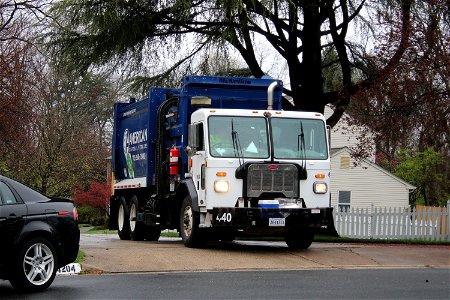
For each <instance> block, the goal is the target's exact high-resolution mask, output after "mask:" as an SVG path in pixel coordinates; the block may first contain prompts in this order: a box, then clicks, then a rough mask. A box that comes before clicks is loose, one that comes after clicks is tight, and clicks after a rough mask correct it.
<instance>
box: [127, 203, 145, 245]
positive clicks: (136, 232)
mask: <svg viewBox="0 0 450 300" xmlns="http://www.w3.org/2000/svg"><path fill="white" fill-rule="evenodd" d="M138 212H139V201H138V198H137V197H136V196H135V195H133V197H131V201H130V237H131V239H132V240H133V241H142V240H143V239H144V233H145V232H144V229H145V224H143V223H142V222H138V221H137V215H138Z"/></svg>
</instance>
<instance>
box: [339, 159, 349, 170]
mask: <svg viewBox="0 0 450 300" xmlns="http://www.w3.org/2000/svg"><path fill="white" fill-rule="evenodd" d="M340 167H341V169H348V168H350V156H341V166H340Z"/></svg>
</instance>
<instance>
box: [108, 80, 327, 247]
mask: <svg viewBox="0 0 450 300" xmlns="http://www.w3.org/2000/svg"><path fill="white" fill-rule="evenodd" d="M282 93H283V83H282V81H280V80H274V79H271V78H264V79H259V78H238V77H216V76H186V77H184V78H183V80H182V84H181V87H180V88H161V87H152V88H150V89H149V92H148V96H147V97H146V98H145V99H143V100H140V101H136V100H135V99H133V98H131V99H130V101H129V102H128V103H115V106H114V129H113V137H112V164H111V165H112V172H111V174H112V176H111V181H112V183H111V184H112V195H111V198H110V203H109V207H110V229H117V230H118V234H119V237H120V238H121V239H123V240H127V239H131V240H143V239H146V240H149V241H157V240H158V239H159V237H160V234H161V230H172V231H175V230H176V231H177V232H179V235H180V236H181V238H182V241H183V243H184V244H185V246H187V247H199V246H201V245H204V244H205V243H206V242H208V241H232V240H234V239H236V238H238V237H245V236H252V237H254V238H256V239H257V238H258V237H278V238H281V239H284V241H285V242H286V244H287V245H288V246H289V247H291V248H296V249H306V248H308V247H309V246H310V245H311V243H312V241H313V238H314V235H315V234H316V233H317V232H325V233H327V232H333V231H334V223H333V216H332V207H330V191H329V187H330V151H329V141H328V139H329V137H328V130H327V127H326V122H325V118H324V116H323V115H322V114H320V113H314V112H301V111H287V110H283V109H282Z"/></svg>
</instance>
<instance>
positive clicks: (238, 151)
mask: <svg viewBox="0 0 450 300" xmlns="http://www.w3.org/2000/svg"><path fill="white" fill-rule="evenodd" d="M231 139H232V141H233V149H234V157H237V158H239V165H242V164H243V163H244V155H243V154H242V147H241V142H240V141H239V135H238V132H237V131H236V130H234V122H233V119H231ZM241 158H242V163H241Z"/></svg>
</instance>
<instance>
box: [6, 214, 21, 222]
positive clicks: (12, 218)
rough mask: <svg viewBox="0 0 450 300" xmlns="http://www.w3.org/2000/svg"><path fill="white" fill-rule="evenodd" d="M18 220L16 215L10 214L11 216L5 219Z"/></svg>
mask: <svg viewBox="0 0 450 300" xmlns="http://www.w3.org/2000/svg"><path fill="white" fill-rule="evenodd" d="M18 218H19V217H18V216H16V214H14V213H12V214H10V215H9V217H8V218H7V219H10V220H15V219H18Z"/></svg>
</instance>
